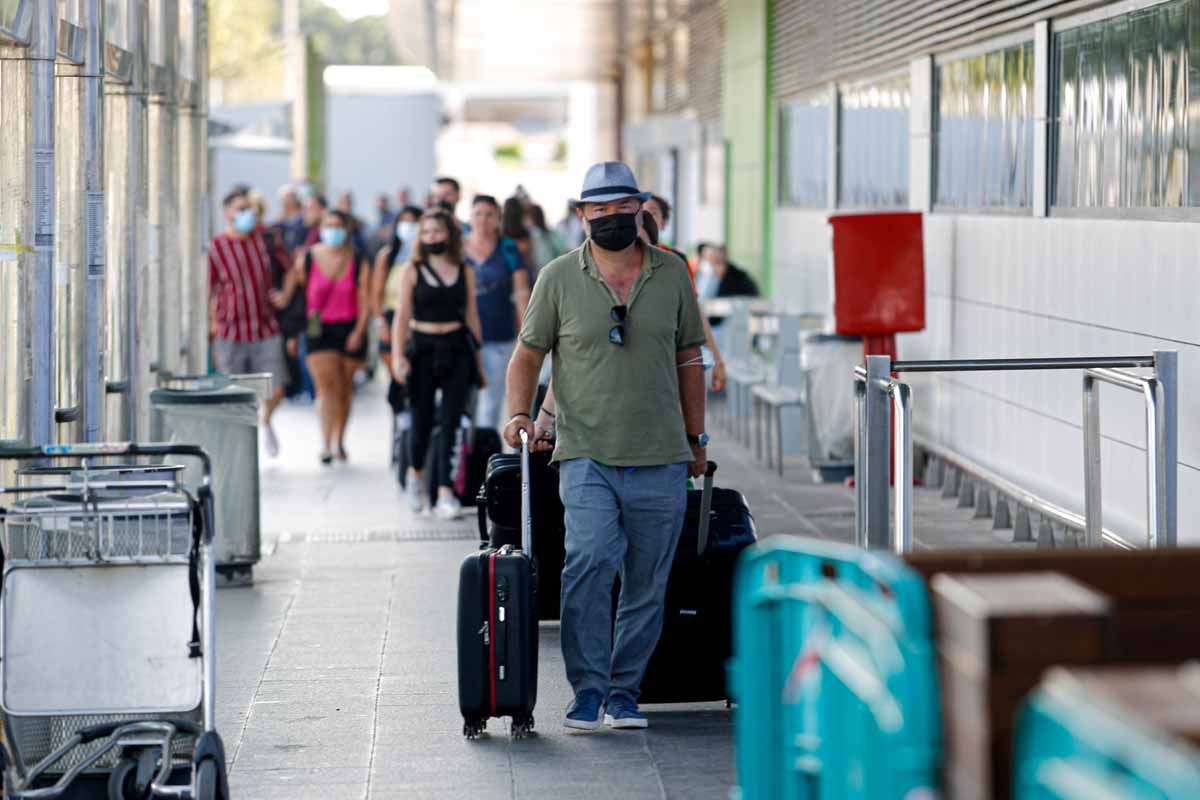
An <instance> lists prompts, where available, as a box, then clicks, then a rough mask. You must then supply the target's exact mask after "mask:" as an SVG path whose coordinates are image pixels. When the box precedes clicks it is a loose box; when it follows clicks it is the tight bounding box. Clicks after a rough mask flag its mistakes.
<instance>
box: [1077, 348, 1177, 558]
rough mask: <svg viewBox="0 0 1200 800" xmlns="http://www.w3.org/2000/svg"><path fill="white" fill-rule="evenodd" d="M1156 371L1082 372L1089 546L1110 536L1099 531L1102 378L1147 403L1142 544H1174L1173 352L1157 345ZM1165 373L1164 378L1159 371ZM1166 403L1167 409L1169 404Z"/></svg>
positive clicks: (1085, 495)
mask: <svg viewBox="0 0 1200 800" xmlns="http://www.w3.org/2000/svg"><path fill="white" fill-rule="evenodd" d="M1154 369H1155V375H1154V376H1153V377H1151V376H1143V375H1133V374H1130V373H1128V372H1123V371H1121V370H1117V369H1108V368H1095V369H1089V370H1087V371H1086V372H1084V374H1083V454H1084V473H1083V477H1084V479H1083V486H1084V520H1085V528H1084V537H1085V540H1086V541H1087V544H1088V546H1089V547H1098V546H1100V545H1102V544H1105V543H1111V544H1118V545H1124V546H1129V544H1130V543H1128V542H1125V541H1124V540H1119V541H1115V542H1114V541H1111V540H1112V539H1114V538H1117V539H1119V537H1115V536H1114V534H1111V533H1108V532H1106V531H1104V528H1103V510H1102V508H1103V506H1102V503H1101V497H1102V491H1101V488H1100V487H1101V457H1100V389H1099V386H1098V385H1097V384H1098V383H1107V384H1110V385H1112V386H1117V387H1120V388H1122V389H1127V390H1129V391H1132V392H1137V393H1138V394H1141V395H1142V397H1143V398H1144V399H1145V403H1146V546H1147V547H1173V546H1174V545H1175V536H1176V533H1175V523H1176V519H1175V513H1176V507H1177V506H1176V473H1177V471H1178V427H1177V426H1178V420H1177V412H1176V411H1175V408H1176V407H1177V405H1176V403H1177V398H1176V396H1175V392H1176V374H1177V355H1176V353H1175V352H1174V351H1156V352H1155V354H1154ZM1160 375H1163V376H1168V377H1167V379H1166V380H1165V381H1164V380H1163V378H1162V377H1160ZM1168 405H1169V406H1170V410H1168Z"/></svg>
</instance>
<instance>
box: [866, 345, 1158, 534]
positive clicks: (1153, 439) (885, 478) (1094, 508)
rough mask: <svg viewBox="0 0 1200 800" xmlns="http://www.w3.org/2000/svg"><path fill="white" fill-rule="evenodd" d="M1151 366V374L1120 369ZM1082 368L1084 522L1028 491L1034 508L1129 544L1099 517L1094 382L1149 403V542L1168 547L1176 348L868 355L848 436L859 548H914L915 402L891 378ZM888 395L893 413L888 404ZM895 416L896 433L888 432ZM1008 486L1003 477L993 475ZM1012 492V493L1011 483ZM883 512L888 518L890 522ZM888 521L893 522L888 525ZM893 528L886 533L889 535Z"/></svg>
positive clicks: (903, 386)
mask: <svg viewBox="0 0 1200 800" xmlns="http://www.w3.org/2000/svg"><path fill="white" fill-rule="evenodd" d="M1147 368H1148V369H1153V370H1154V373H1155V374H1154V375H1139V374H1135V373H1130V372H1125V371H1123V370H1126V369H1147ZM1047 369H1054V370H1061V369H1078V370H1082V371H1083V395H1084V401H1083V439H1084V516H1083V517H1082V518H1079V517H1078V516H1077V515H1074V514H1072V513H1070V512H1067V511H1065V510H1064V509H1060V508H1058V507H1057V506H1054V505H1053V504H1050V503H1047V502H1045V501H1041V500H1039V499H1038V498H1035V497H1033V496H1032V495H1029V494H1028V493H1025V492H1020V493H1018V494H1016V495H1014V496H1019V497H1025V498H1026V501H1027V502H1028V503H1030V504H1031V507H1032V508H1034V510H1037V511H1038V512H1039V513H1043V514H1046V515H1049V516H1050V517H1052V518H1055V519H1067V518H1070V519H1071V520H1078V521H1081V522H1082V523H1083V527H1084V531H1085V538H1086V541H1087V544H1088V545H1089V546H1100V545H1102V544H1109V545H1115V546H1118V547H1124V548H1130V547H1134V546H1135V545H1134V544H1132V543H1131V542H1129V541H1127V540H1126V539H1124V538H1122V537H1120V536H1118V535H1117V534H1115V533H1113V532H1111V531H1108V530H1105V529H1104V527H1103V520H1102V514H1101V496H1102V492H1101V486H1100V484H1101V480H1100V467H1101V458H1100V398H1099V387H1098V386H1097V383H1098V382H1102V383H1109V384H1112V385H1114V386H1118V387H1121V388H1124V389H1128V390H1130V391H1135V392H1138V393H1140V394H1142V395H1143V397H1144V398H1145V402H1146V412H1145V413H1146V417H1145V425H1146V545H1147V546H1149V547H1171V546H1174V545H1175V541H1176V523H1177V514H1178V497H1177V492H1178V489H1177V481H1178V452H1179V451H1178V413H1179V412H1178V407H1179V406H1178V382H1179V377H1178V355H1177V353H1176V352H1175V351H1173V350H1161V351H1155V353H1154V354H1153V355H1150V356H1119V357H1113V358H1027V359H970V360H947V361H896V362H892V361H891V360H890V359H889V358H888V357H887V356H868V357H867V365H866V368H865V369H864V368H863V367H856V368H855V370H854V391H855V404H856V407H857V412H858V414H857V425H856V428H855V439H854V466H855V474H856V481H857V483H856V495H855V514H856V519H855V522H856V538H857V541H858V544H859V545H860V546H862V547H866V548H872V549H878V548H883V547H889V546H890V547H891V549H892V550H893V551H894V552H896V553H905V552H908V551H909V550H911V549H912V547H913V507H912V487H913V453H912V406H911V389H910V387H909V386H908V384H905V383H903V382H900V381H897V380H893V379H892V377H891V375H892V373H893V372H897V373H899V372H972V371H974V372H978V371H1016V370H1047ZM889 397H890V399H891V407H890V408H889V405H888V398H889ZM893 409H894V410H895V414H896V429H895V431H894V436H893V434H892V432H890V425H891V420H890V413H891V411H892V410H893ZM889 440H892V441H891V444H892V446H893V447H894V450H893V453H892V457H893V462H892V468H893V475H892V476H891V477H893V478H894V480H895V490H894V508H893V509H892V512H893V513H892V514H890V515H889V503H888V492H887V488H888V484H889V472H888V457H887V447H888V445H889ZM998 480H999V481H1000V482H1001V483H1003V484H1004V485H1005V486H1009V487H1011V484H1009V483H1008V482H1007V481H1004V480H1003V479H1002V478H1001V479H998ZM1013 488H1015V487H1013ZM889 516H890V519H889ZM889 522H890V523H891V524H890V525H889ZM889 528H890V536H889Z"/></svg>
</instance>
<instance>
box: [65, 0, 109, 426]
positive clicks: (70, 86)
mask: <svg viewBox="0 0 1200 800" xmlns="http://www.w3.org/2000/svg"><path fill="white" fill-rule="evenodd" d="M73 22H76V23H78V27H77V28H74V29H72V33H73V34H75V35H77V36H78V37H79V42H78V44H79V50H78V52H75V53H70V54H69V56H70V59H69V60H68V59H60V61H59V63H58V67H57V81H56V82H57V90H58V103H57V107H56V112H57V117H58V132H57V135H58V137H59V141H58V148H57V153H56V159H57V166H56V172H57V178H58V236H57V239H56V241H55V249H56V252H55V256H56V258H55V279H56V284H57V285H56V291H57V296H56V298H55V300H56V302H55V307H56V312H57V313H56V316H57V322H56V327H57V330H56V341H57V345H58V349H57V354H56V358H57V366H58V408H57V409H56V412H55V413H56V420H57V422H58V423H59V430H58V438H59V440H60V441H67V442H74V441H98V440H99V439H100V438H101V435H102V431H103V427H104V401H105V391H104V369H103V363H102V358H101V356H102V353H103V342H104V340H105V335H106V330H105V328H106V325H105V322H106V320H105V315H104V301H105V263H106V254H105V222H106V221H105V208H104V60H103V52H104V50H103V47H104V42H105V33H104V30H105V28H104V3H103V2H102V0H85V2H84V3H83V5H82V7H81V8H80V17H79V19H77V20H74V21H73ZM61 50H62V48H61V47H60V51H61Z"/></svg>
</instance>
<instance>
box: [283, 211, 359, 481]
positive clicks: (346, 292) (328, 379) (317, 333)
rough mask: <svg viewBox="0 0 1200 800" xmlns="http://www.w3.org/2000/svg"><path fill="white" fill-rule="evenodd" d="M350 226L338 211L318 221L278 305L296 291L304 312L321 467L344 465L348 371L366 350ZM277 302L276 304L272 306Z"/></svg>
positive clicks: (350, 393) (349, 385)
mask: <svg viewBox="0 0 1200 800" xmlns="http://www.w3.org/2000/svg"><path fill="white" fill-rule="evenodd" d="M352 225H353V223H352V222H351V220H350V217H349V216H348V215H346V214H343V213H342V212H340V211H328V212H326V214H325V218H324V219H323V220H322V221H321V241H320V242H319V243H317V244H315V245H313V246H312V248H311V249H309V250H307V251H306V252H304V253H302V254H301V255H300V256H299V257H298V258H297V259H296V264H295V266H294V267H293V269H292V272H291V274H290V275H289V276H288V282H287V286H286V287H285V288H284V291H283V292H282V293H281V295H280V297H279V298H278V301H279V302H281V303H283V304H284V305H285V306H286V303H287V301H289V300H290V299H291V296H292V293H293V292H295V291H297V290H300V289H302V290H303V291H304V293H305V299H306V300H307V301H308V302H307V314H308V330H307V333H306V339H307V343H308V357H307V358H306V359H305V363H306V364H307V365H308V370H309V372H311V373H312V376H313V383H315V384H316V388H317V403H318V405H319V407H320V416H321V441H322V450H321V463H322V464H326V465H329V464H332V463H333V459H334V455H335V451H334V446H335V445H336V446H337V450H336V456H337V459H338V460H339V461H345V460H346V458H347V456H346V444H345V436H346V423H347V422H348V421H349V420H350V406H351V404H352V402H353V400H354V373H355V372H356V371H357V370H358V369H359V367H361V366H362V363H363V361H364V360H365V358H366V351H367V335H366V334H367V318H368V316H369V314H368V311H369V308H368V292H369V283H370V270H368V269H367V265H366V261H365V260H364V259H363V257H362V255H361V254H360V253H358V252H357V251H356V250H355V249H354V246H353V244H352V243H351V238H350V228H351V226H352ZM277 304H278V303H277Z"/></svg>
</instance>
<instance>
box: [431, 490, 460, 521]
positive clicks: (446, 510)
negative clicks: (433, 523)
mask: <svg viewBox="0 0 1200 800" xmlns="http://www.w3.org/2000/svg"><path fill="white" fill-rule="evenodd" d="M434 513H435V514H437V517H438V519H445V520H451V519H459V518H460V517H462V503H460V502H458V498H457V497H455V496H454V495H452V494H447V495H443V496H441V497H439V498H438V501H437V508H435V509H434Z"/></svg>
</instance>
